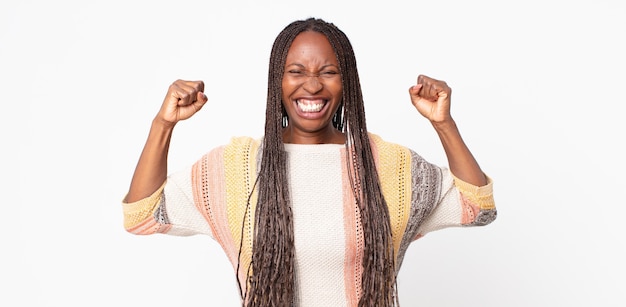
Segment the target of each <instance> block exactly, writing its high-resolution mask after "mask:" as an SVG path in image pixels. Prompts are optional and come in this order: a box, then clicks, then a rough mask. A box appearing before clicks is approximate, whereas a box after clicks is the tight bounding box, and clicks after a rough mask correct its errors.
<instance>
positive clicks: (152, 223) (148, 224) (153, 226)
mask: <svg viewBox="0 0 626 307" xmlns="http://www.w3.org/2000/svg"><path fill="white" fill-rule="evenodd" d="M159 227H160V225H159V223H157V221H156V220H155V219H154V217H150V218H148V219H146V220H145V221H143V222H141V223H139V224H137V225H135V226H134V227H132V228H129V229H128V232H130V233H134V234H137V235H149V234H153V233H155V232H157V230H158V229H159Z"/></svg>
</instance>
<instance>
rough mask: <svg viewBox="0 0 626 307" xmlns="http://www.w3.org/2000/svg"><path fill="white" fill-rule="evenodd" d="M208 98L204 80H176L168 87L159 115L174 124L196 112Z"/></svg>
mask: <svg viewBox="0 0 626 307" xmlns="http://www.w3.org/2000/svg"><path fill="white" fill-rule="evenodd" d="M207 100H208V99H207V97H206V95H205V94H204V82H202V81H186V80H176V81H175V82H174V83H172V85H170V87H169V88H168V90H167V95H166V96H165V99H164V100H163V105H161V110H159V114H158V115H157V117H158V118H159V119H160V120H162V121H163V122H165V123H168V124H171V125H172V126H173V125H175V124H176V123H178V122H179V121H181V120H185V119H188V118H190V117H191V116H193V115H194V114H196V112H198V111H199V110H200V109H201V108H202V107H203V106H204V104H205V103H206V102H207Z"/></svg>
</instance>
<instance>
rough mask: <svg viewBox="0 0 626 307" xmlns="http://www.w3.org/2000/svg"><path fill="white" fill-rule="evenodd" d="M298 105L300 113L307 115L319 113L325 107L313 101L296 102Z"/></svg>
mask: <svg viewBox="0 0 626 307" xmlns="http://www.w3.org/2000/svg"><path fill="white" fill-rule="evenodd" d="M296 103H297V105H298V108H300V111H302V112H305V113H311V112H319V111H321V110H322V108H323V107H324V103H314V102H311V101H306V103H305V102H304V101H300V100H296Z"/></svg>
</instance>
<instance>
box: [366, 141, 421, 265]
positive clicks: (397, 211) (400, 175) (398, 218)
mask: <svg viewBox="0 0 626 307" xmlns="http://www.w3.org/2000/svg"><path fill="white" fill-rule="evenodd" d="M370 138H371V139H372V140H373V141H374V144H375V146H376V148H377V149H378V150H377V151H378V159H377V170H378V176H379V180H380V184H381V188H382V192H383V196H384V197H385V201H386V202H387V208H388V209H389V221H390V222H391V231H392V235H393V247H394V252H395V254H396V255H397V254H398V252H399V250H400V243H401V242H402V236H403V235H404V231H405V230H406V226H407V223H408V220H409V215H410V213H411V152H410V151H409V150H408V148H406V147H403V146H400V145H397V144H393V143H388V142H385V141H383V140H382V139H381V138H380V137H379V136H377V135H374V134H370Z"/></svg>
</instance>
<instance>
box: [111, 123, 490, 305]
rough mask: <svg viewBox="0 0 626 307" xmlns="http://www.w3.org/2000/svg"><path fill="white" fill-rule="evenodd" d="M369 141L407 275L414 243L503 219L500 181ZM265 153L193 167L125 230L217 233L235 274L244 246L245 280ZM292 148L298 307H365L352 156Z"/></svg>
mask: <svg viewBox="0 0 626 307" xmlns="http://www.w3.org/2000/svg"><path fill="white" fill-rule="evenodd" d="M370 140H371V143H372V145H373V146H372V149H373V153H374V158H375V162H376V167H377V171H378V174H379V178H380V181H381V186H382V190H383V195H384V197H385V200H386V202H387V206H388V209H389V213H390V222H391V227H392V235H393V243H394V248H395V255H396V257H397V259H396V264H397V269H398V270H399V269H400V266H401V264H402V260H403V257H404V254H405V251H406V250H407V247H408V246H409V244H410V243H411V242H412V241H414V240H416V239H418V238H420V237H422V236H424V235H425V234H426V233H428V232H431V231H434V230H437V229H441V228H445V227H453V226H473V225H486V224H488V223H490V222H491V221H493V220H494V219H495V218H496V209H495V205H494V201H493V196H492V182H491V179H489V182H488V184H487V185H485V186H482V187H476V186H473V185H471V184H468V183H466V182H463V181H461V180H459V179H457V178H455V177H454V176H453V175H452V174H451V173H450V172H449V170H448V169H446V168H441V167H438V166H435V165H433V164H430V163H428V162H427V161H425V160H424V159H423V158H421V157H420V156H419V155H417V154H416V153H415V152H413V151H412V150H410V149H408V148H406V147H403V146H400V145H396V144H392V143H388V142H385V141H383V140H382V139H381V138H380V137H378V136H376V135H374V134H371V135H370ZM259 146H260V140H255V139H252V138H248V137H239V138H233V139H232V141H231V143H230V144H228V145H225V146H221V147H218V148H215V149H214V150H212V151H210V152H209V153H207V154H206V155H205V156H203V157H202V158H201V159H200V160H199V161H197V162H196V163H195V164H194V165H192V166H191V167H189V168H188V169H185V170H182V171H179V172H176V173H174V174H171V175H169V176H168V178H167V181H166V182H165V183H164V184H163V186H162V187H161V188H159V189H158V190H157V191H156V192H155V193H153V194H152V195H151V196H149V197H147V198H145V199H142V200H140V201H137V202H134V203H123V211H124V227H125V228H126V230H127V231H129V232H131V233H134V234H138V235H147V234H154V233H166V234H170V235H178V236H188V235H196V234H204V235H209V236H210V237H211V238H213V239H215V240H216V241H217V242H218V243H219V244H220V245H221V247H222V248H223V250H224V251H225V253H226V254H227V256H228V258H229V259H230V261H231V263H232V265H233V268H235V269H236V268H237V262H238V251H239V246H240V244H241V243H242V242H241V240H243V243H242V244H241V246H242V254H241V266H240V271H239V272H237V274H239V279H240V280H241V281H242V282H245V280H246V278H245V272H246V269H247V267H248V265H249V264H250V258H251V254H252V236H253V229H254V216H253V214H254V212H255V207H256V192H255V191H252V186H253V184H254V180H255V179H256V171H257V164H258V162H259V160H258V159H259ZM285 150H286V151H287V153H288V176H289V187H290V196H291V206H292V212H293V224H294V235H295V261H296V267H295V272H296V285H295V286H296V291H297V293H296V299H297V301H296V302H295V303H296V304H295V305H296V306H357V302H358V299H359V297H360V291H361V288H360V281H361V259H362V255H363V234H362V227H361V222H360V217H359V211H358V208H357V207H356V202H355V199H354V195H353V193H352V188H351V185H350V179H349V178H348V170H347V168H346V165H347V164H346V160H345V159H346V148H345V146H344V145H336V144H321V145H297V144H285ZM251 192H253V193H252V199H251V202H250V206H249V207H248V212H247V214H246V212H245V210H246V203H247V198H248V195H249V194H250V193H251ZM244 217H245V221H244ZM242 225H243V227H242ZM242 231H243V233H242ZM242 288H244V289H245V285H243V284H242Z"/></svg>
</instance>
